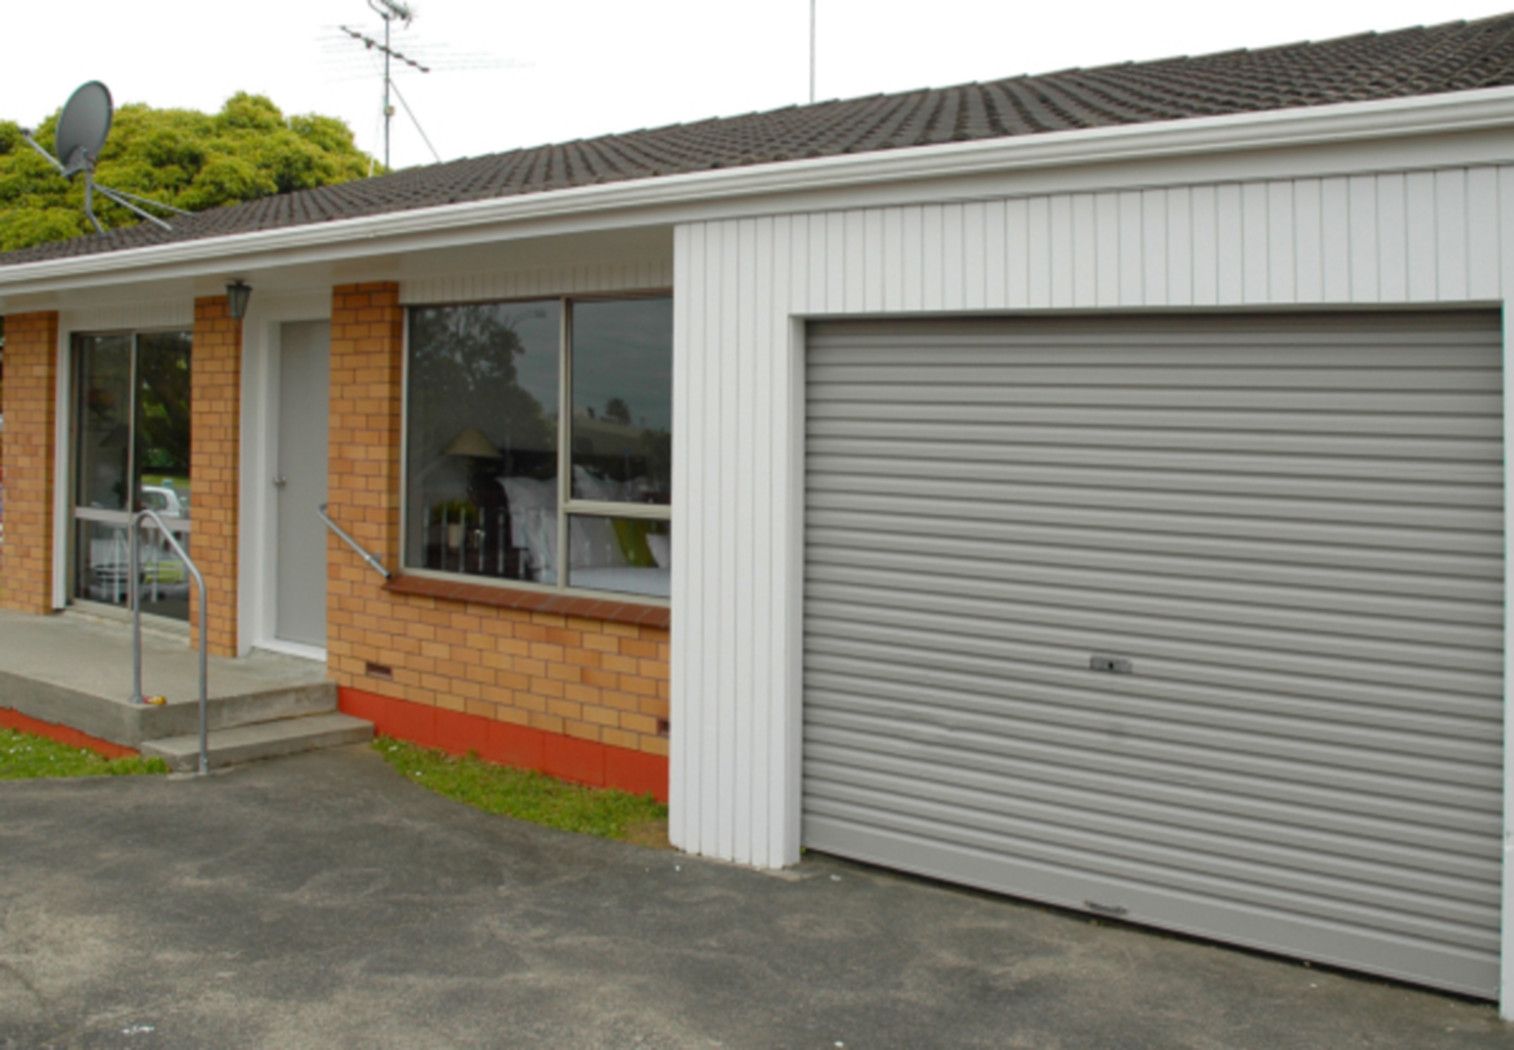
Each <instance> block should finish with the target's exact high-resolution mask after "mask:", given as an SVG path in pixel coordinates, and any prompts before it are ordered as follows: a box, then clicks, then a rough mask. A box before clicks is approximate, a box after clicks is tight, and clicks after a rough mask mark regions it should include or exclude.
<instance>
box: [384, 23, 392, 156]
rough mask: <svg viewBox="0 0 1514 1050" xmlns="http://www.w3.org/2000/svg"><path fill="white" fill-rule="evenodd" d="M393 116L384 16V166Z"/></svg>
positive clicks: (387, 31) (387, 36) (386, 26)
mask: <svg viewBox="0 0 1514 1050" xmlns="http://www.w3.org/2000/svg"><path fill="white" fill-rule="evenodd" d="M393 116H394V111H393V108H392V107H391V106H390V105H389V19H388V17H387V16H385V18H384V167H386V168H387V167H389V121H390V119H391V118H392V117H393Z"/></svg>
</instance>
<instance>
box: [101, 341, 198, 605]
mask: <svg viewBox="0 0 1514 1050" xmlns="http://www.w3.org/2000/svg"><path fill="white" fill-rule="evenodd" d="M189 344H190V336H189V333H188V332H150V333H141V334H137V335H90V336H79V337H77V338H76V339H75V340H74V419H73V424H74V426H73V438H74V478H73V488H74V511H73V517H74V542H73V594H74V596H75V597H76V598H83V599H87V600H90V601H98V602H107V603H110V604H113V605H122V604H125V603H126V602H127V601H128V595H129V591H128V584H129V577H130V571H129V566H130V558H131V549H130V547H129V546H128V539H127V532H128V528H127V526H128V523H129V521H130V519H131V515H132V513H133V512H134V511H137V510H141V509H143V508H148V509H151V510H155V511H157V512H158V514H159V515H161V516H162V517H163V518H164V520H165V521H166V522H167V524H168V525H169V527H170V528H171V529H172V530H173V532H174V535H175V537H176V538H177V539H178V540H179V542H180V543H181V544H183V545H184V547H185V548H186V549H188V547H189V504H190V489H189V438H190V425H189ZM138 557H139V561H138V571H139V573H140V574H141V579H140V581H139V582H140V583H141V585H142V607H143V609H144V610H146V611H148V612H153V613H157V614H159V615H162V616H171V617H174V618H176V619H181V620H182V619H187V618H188V615H189V575H188V573H187V572H186V571H185V568H184V563H183V562H182V561H181V560H180V559H179V558H178V556H177V555H175V554H174V552H173V549H172V548H171V547H170V546H169V545H168V544H167V543H165V542H164V541H163V539H162V537H161V535H159V534H158V533H157V532H156V531H155V530H153V529H144V530H143V533H142V537H141V539H140V540H139V543H138Z"/></svg>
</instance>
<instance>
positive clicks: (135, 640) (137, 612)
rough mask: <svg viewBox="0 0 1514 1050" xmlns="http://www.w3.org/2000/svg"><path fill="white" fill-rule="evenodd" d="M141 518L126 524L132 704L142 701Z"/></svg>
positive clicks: (134, 518) (135, 518)
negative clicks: (138, 585)
mask: <svg viewBox="0 0 1514 1050" xmlns="http://www.w3.org/2000/svg"><path fill="white" fill-rule="evenodd" d="M141 520H142V519H140V518H137V517H133V518H132V519H131V521H130V522H128V523H127V526H126V546H127V547H128V548H129V550H128V552H127V555H126V564H127V567H128V571H129V572H130V573H131V576H130V577H129V578H128V579H127V582H126V589H127V591H128V592H129V593H130V594H131V702H132V703H134V704H140V703H141V702H142V595H141V593H140V591H139V589H138V587H137V576H138V574H139V572H140V570H141V567H140V566H139V565H138V560H139V559H138V555H137V527H138V525H139V524H140V523H141Z"/></svg>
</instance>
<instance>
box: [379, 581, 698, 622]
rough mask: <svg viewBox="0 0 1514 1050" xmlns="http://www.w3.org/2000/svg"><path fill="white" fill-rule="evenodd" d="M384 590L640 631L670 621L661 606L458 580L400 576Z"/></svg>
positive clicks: (669, 615)
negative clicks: (629, 626)
mask: <svg viewBox="0 0 1514 1050" xmlns="http://www.w3.org/2000/svg"><path fill="white" fill-rule="evenodd" d="M385 590H388V591H390V592H391V593H394V594H414V595H419V596H421V597H426V598H439V599H442V600H443V601H456V602H473V603H474V604H476V605H492V606H495V607H496V608H500V609H521V610H525V611H528V612H545V613H556V614H558V615H560V616H581V617H583V618H584V619H586V620H604V621H607V622H609V623H629V624H638V625H640V626H642V627H661V628H664V629H666V628H667V626H668V625H669V623H670V622H671V619H672V618H671V613H670V610H669V609H668V608H667V606H663V605H641V604H638V603H635V602H617V601H614V600H613V599H608V598H588V597H582V596H580V595H576V594H552V593H548V592H544V591H531V590H525V589H524V588H515V587H499V586H493V585H488V584H480V583H464V582H462V581H460V580H438V579H432V578H431V577H429V576H406V575H403V574H402V575H399V576H395V577H394V578H393V579H391V580H390V581H389V582H388V583H387V584H386V585H385Z"/></svg>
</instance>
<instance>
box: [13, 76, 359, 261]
mask: <svg viewBox="0 0 1514 1050" xmlns="http://www.w3.org/2000/svg"><path fill="white" fill-rule="evenodd" d="M57 122H58V114H57V113H54V114H53V115H52V116H50V117H48V118H47V120H45V121H43V122H42V125H41V126H40V127H39V128H38V129H37V130H36V132H35V133H34V137H35V138H36V140H37V141H38V142H39V143H41V144H42V145H43V146H51V145H52V143H53V134H54V130H55V128H56V126H57ZM376 168H377V165H375V164H374V161H373V159H372V158H371V157H369V156H368V155H367V154H365V153H363V152H362V151H360V150H359V149H358V148H357V147H356V145H354V144H353V141H352V132H351V131H350V130H349V129H348V127H347V126H346V125H345V124H343V123H342V122H341V121H340V120H337V119H335V118H333V117H323V116H318V115H313V114H312V115H309V116H295V117H285V116H284V114H283V113H282V112H280V110H279V108H278V107H277V106H275V105H274V104H273V103H272V102H271V101H269V100H268V99H267V98H265V97H263V96H262V95H249V94H246V93H239V94H236V95H233V96H232V97H231V98H230V99H228V100H227V101H226V104H225V105H224V106H222V107H221V111H220V112H219V113H214V114H211V113H200V112H197V111H195V110H189V109H153V108H152V107H150V106H146V105H142V104H140V103H133V104H131V105H126V106H122V107H121V108H120V109H118V110H116V115H115V121H114V123H113V125H112V127H111V132H110V138H109V139H107V140H106V143H105V148H104V150H102V151H101V156H100V161H99V164H98V165H97V166H96V169H95V174H96V178H97V179H98V180H99V181H100V182H101V183H103V184H104V185H106V186H110V187H113V188H115V189H119V190H126V191H127V192H129V193H135V194H139V195H140V196H143V197H150V198H152V199H154V200H160V201H163V202H165V203H167V204H172V205H175V206H176V207H179V208H184V209H186V210H188V211H203V210H204V209H206V208H215V207H219V206H221V205H223V204H235V203H237V202H240V201H247V200H254V199H256V198H258V197H269V196H272V195H274V194H276V193H287V192H289V191H291V190H301V189H309V188H310V187H313V186H325V185H330V184H332V183H338V182H348V181H351V180H353V179H360V178H363V177H365V176H366V175H368V174H370V173H371V172H372V171H373V170H375V169H376ZM83 196H84V188H83V180H82V179H78V178H76V179H73V180H72V181H68V180H65V179H63V178H61V177H59V176H58V175H57V174H56V173H55V172H54V171H53V169H52V168H51V166H50V165H49V164H48V163H47V161H46V160H44V159H43V158H42V157H40V156H38V155H37V153H36V152H35V151H34V150H33V149H32V148H31V147H30V146H28V145H27V144H26V142H25V141H24V140H23V139H22V137H21V129H20V126H19V125H17V124H15V123H12V122H10V121H5V120H0V251H14V250H15V249H17V248H27V247H30V246H31V245H34V244H41V243H44V242H46V241H57V240H64V239H66V238H69V237H77V236H79V235H81V234H85V233H91V232H93V229H92V227H91V226H90V225H89V220H88V219H86V218H85V216H84V206H83ZM95 214H96V215H98V216H99V218H100V221H101V222H102V223H103V224H104V225H105V226H106V227H107V228H113V227H117V226H130V225H133V224H134V223H136V222H138V221H139V220H138V218H137V216H135V215H133V214H132V213H131V212H130V211H128V210H126V209H125V208H122V207H120V206H118V205H116V204H113V203H112V202H110V201H108V200H105V199H103V198H101V197H99V196H96V198H95Z"/></svg>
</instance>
